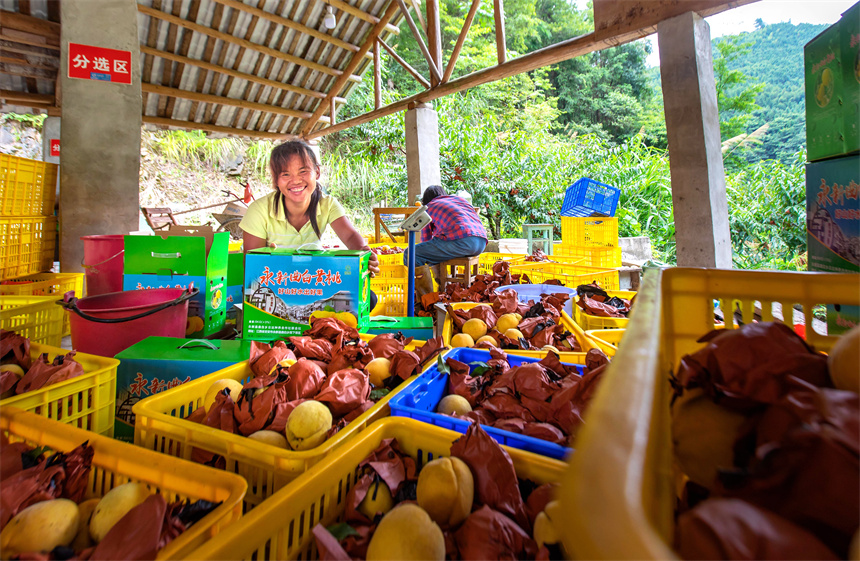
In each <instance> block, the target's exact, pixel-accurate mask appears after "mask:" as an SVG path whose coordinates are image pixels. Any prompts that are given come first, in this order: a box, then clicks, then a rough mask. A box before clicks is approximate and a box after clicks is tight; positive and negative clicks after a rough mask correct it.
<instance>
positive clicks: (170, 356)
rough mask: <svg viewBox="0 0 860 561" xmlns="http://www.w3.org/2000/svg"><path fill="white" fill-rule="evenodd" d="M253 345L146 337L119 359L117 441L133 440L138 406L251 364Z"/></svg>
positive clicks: (121, 354)
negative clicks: (134, 409)
mask: <svg viewBox="0 0 860 561" xmlns="http://www.w3.org/2000/svg"><path fill="white" fill-rule="evenodd" d="M250 356H251V342H250V341H242V340H236V341H208V340H205V339H175V338H173V337H147V338H146V339H144V340H143V341H140V342H138V343H135V344H134V345H132V346H130V347H129V348H127V349H125V350H124V351H122V352H121V353H119V354H117V355H116V358H117V359H119V367H118V368H117V374H116V422H115V425H114V438H116V439H118V440H125V441H128V442H131V441H133V440H134V414H133V413H132V407H133V406H134V404H135V403H137V402H138V401H140V400H141V399H144V398H146V397H149V396H150V395H153V394H156V393H159V392H163V391H165V390H169V389H171V388H175V387H176V386H180V385H182V384H184V383H185V382H190V381H191V380H196V379H197V378H200V377H201V376H205V375H207V374H211V373H212V372H215V371H216V370H221V369H223V368H227V367H228V366H232V365H234V364H236V363H237V362H242V361H244V360H248V359H249V358H250Z"/></svg>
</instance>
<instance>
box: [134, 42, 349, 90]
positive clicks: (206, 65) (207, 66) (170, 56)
mask: <svg viewBox="0 0 860 561" xmlns="http://www.w3.org/2000/svg"><path fill="white" fill-rule="evenodd" d="M140 52H141V53H142V54H145V55H149V56H153V57H159V58H163V59H166V60H172V61H174V62H178V63H180V64H185V65H190V66H196V67H198V68H202V69H204V70H209V71H211V72H218V73H221V74H225V75H227V76H232V77H234V78H238V79H240V80H248V81H250V82H255V83H257V84H260V85H262V86H269V87H271V88H276V89H278V90H284V91H288V92H293V93H297V94H300V95H306V96H309V97H315V98H317V99H325V98H326V93H325V92H318V91H316V90H309V89H307V88H302V87H301V86H293V85H292V84H284V83H282V82H278V81H277V80H269V79H268V78H262V77H260V76H255V75H253V74H247V73H245V72H239V71H238V70H233V69H232V68H225V67H223V66H218V65H217V64H212V63H211V62H205V61H202V60H197V59H194V58H188V57H184V56H180V55H177V54H174V53H169V52H167V51H159V50H158V49H153V48H151V47H147V46H146V45H141V46H140ZM335 101H337V102H338V103H346V99H345V98H343V97H338V98H336V99H335Z"/></svg>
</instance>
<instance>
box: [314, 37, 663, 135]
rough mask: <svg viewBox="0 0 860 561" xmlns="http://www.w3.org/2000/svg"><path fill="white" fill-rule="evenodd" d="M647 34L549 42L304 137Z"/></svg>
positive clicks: (320, 133)
mask: <svg viewBox="0 0 860 561" xmlns="http://www.w3.org/2000/svg"><path fill="white" fill-rule="evenodd" d="M648 35H650V32H643V31H632V32H629V33H626V34H624V35H619V36H616V37H611V38H607V39H603V40H600V41H598V40H596V39H595V38H594V33H589V34H587V35H580V36H579V37H574V38H573V39H568V40H567V41H562V42H561V43H557V44H555V45H550V46H549V47H544V48H543V49H539V50H537V51H532V52H530V53H528V54H526V55H523V56H521V57H517V58H515V59H512V60H509V61H508V62H506V63H504V64H500V65H498V66H491V67H490V68H485V69H483V70H478V71H477V72H472V73H471V74H467V75H466V76H461V77H460V78H457V79H456V80H451V81H450V82H447V83H445V84H440V85H439V86H438V87H436V88H433V89H432V90H426V91H423V92H419V93H417V94H414V95H411V96H409V97H407V98H404V99H401V100H399V101H397V102H395V103H392V104H390V105H386V106H385V107H383V108H381V109H378V110H373V111H370V112H368V113H365V114H364V115H359V116H358V117H353V118H352V119H348V120H346V121H341V122H340V123H337V124H336V125H332V126H330V127H328V128H325V129H321V130H317V131H313V132H309V133H308V134H306V135H304V136H306V137H307V138H308V139H313V138H318V137H320V136H324V135H326V134H331V133H335V132H338V131H342V130H344V129H348V128H350V127H354V126H357V125H361V124H364V123H368V122H370V121H373V120H375V119H378V118H380V117H385V116H386V115H391V114H393V113H397V112H398V111H403V110H405V109H408V108H409V107H410V106H411V105H414V104H416V103H426V102H428V101H433V100H434V99H439V98H440V97H444V96H446V95H451V94H454V93H457V92H461V91H463V90H467V89H469V88H473V87H475V86H480V85H481V84H487V83H489V82H495V81H496V80H502V79H504V78H509V77H511V76H516V75H517V74H522V73H523V72H530V71H532V70H535V69H537V68H541V67H543V66H549V65H551V64H556V63H558V62H561V61H564V60H568V59H570V58H573V57H577V56H581V55H584V54H587V53H590V52H593V51H599V50H601V49H606V48H609V47H614V46H617V45H621V44H623V43H629V42H630V41H635V40H636V39H641V38H643V37H647V36H648Z"/></svg>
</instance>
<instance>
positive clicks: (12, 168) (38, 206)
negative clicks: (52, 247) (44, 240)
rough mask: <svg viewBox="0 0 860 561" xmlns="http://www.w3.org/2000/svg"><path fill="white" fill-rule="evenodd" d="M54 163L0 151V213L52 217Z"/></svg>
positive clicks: (54, 184) (55, 191)
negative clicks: (0, 152)
mask: <svg viewBox="0 0 860 561" xmlns="http://www.w3.org/2000/svg"><path fill="white" fill-rule="evenodd" d="M58 168H59V166H58V165H57V164H50V163H47V162H40V161H37V160H29V159H27V158H19V157H18V156H10V155H9V154H0V214H2V215H3V216H52V215H53V214H54V200H55V199H56V196H57V169H58Z"/></svg>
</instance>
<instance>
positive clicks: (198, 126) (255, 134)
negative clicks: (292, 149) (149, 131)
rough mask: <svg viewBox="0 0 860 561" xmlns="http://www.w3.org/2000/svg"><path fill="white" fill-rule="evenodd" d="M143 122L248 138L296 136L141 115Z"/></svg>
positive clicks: (281, 138)
mask: <svg viewBox="0 0 860 561" xmlns="http://www.w3.org/2000/svg"><path fill="white" fill-rule="evenodd" d="M142 120H143V122H144V124H148V125H157V126H160V127H176V128H180V129H186V130H201V131H206V132H217V133H221V134H229V135H232V136H246V137H249V138H265V139H268V140H292V139H295V138H296V136H295V135H292V134H281V133H277V132H266V131H255V130H245V129H234V128H232V127H222V126H220V125H208V124H206V123H195V122H193V121H179V120H176V119H165V118H164V117H149V116H147V115H144V116H143V117H142Z"/></svg>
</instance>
